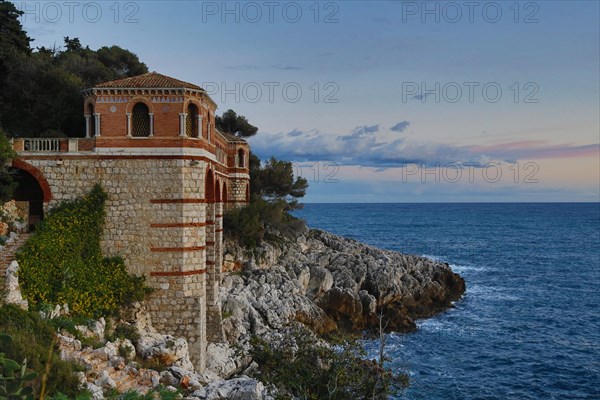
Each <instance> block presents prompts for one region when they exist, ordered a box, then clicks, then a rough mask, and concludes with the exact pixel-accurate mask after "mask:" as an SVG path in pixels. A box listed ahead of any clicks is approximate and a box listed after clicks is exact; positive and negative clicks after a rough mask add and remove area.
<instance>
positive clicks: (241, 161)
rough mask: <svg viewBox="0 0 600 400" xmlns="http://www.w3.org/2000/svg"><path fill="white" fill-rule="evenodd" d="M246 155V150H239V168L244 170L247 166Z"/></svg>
mask: <svg viewBox="0 0 600 400" xmlns="http://www.w3.org/2000/svg"><path fill="white" fill-rule="evenodd" d="M245 158H246V153H244V150H242V149H239V150H238V167H240V168H244V167H245V166H246V160H245Z"/></svg>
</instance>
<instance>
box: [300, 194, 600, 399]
mask: <svg viewBox="0 0 600 400" xmlns="http://www.w3.org/2000/svg"><path fill="white" fill-rule="evenodd" d="M295 215H296V216H298V217H300V218H303V219H305V220H306V221H307V223H308V225H309V226H310V227H311V228H317V229H324V230H327V231H330V232H333V233H336V234H339V235H342V236H346V237H349V238H353V239H356V240H359V241H362V242H365V243H368V244H371V245H374V246H378V247H381V248H385V249H390V250H397V251H400V252H403V253H410V254H418V255H423V256H427V257H430V258H433V259H436V260H439V261H443V262H446V263H448V264H450V266H451V267H452V269H453V270H454V271H455V272H457V273H459V274H460V275H461V276H462V277H463V278H464V279H465V280H466V284H467V291H466V293H465V295H464V296H463V298H462V299H461V300H459V301H457V302H455V303H454V307H453V308H451V309H449V310H448V311H446V312H444V313H442V314H440V315H437V316H435V317H433V318H428V319H423V320H419V321H418V322H417V326H418V330H417V332H415V333H408V334H401V333H392V334H390V335H388V336H387V340H386V347H385V350H386V355H387V356H388V357H389V360H390V361H388V363H387V367H389V368H391V369H392V370H393V371H395V372H397V373H404V374H407V375H408V376H409V377H410V386H409V387H408V388H407V389H405V390H403V391H401V392H400V393H399V394H397V395H394V396H393V397H392V398H394V399H407V400H408V399H410V400H420V399H423V400H466V399H478V400H479V399H489V400H492V399H494V400H495V399H498V400H507V399H515V400H527V399H543V400H549V399H557V400H566V399H600V203H461V204H440V203H431V204H305V205H304V208H303V209H302V210H298V211H296V212H295ZM365 346H366V348H367V350H368V352H369V355H370V357H372V358H375V357H376V355H377V354H378V349H379V342H378V341H377V340H368V341H366V342H365Z"/></svg>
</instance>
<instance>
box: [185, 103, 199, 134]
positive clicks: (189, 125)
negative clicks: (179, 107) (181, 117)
mask: <svg viewBox="0 0 600 400" xmlns="http://www.w3.org/2000/svg"><path fill="white" fill-rule="evenodd" d="M185 134H186V135H187V136H188V137H199V134H198V107H196V105H195V104H192V103H190V104H189V105H188V107H187V117H186V122H185Z"/></svg>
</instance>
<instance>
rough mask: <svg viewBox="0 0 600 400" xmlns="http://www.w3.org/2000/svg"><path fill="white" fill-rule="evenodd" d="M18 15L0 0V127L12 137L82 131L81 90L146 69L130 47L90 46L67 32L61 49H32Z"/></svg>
mask: <svg viewBox="0 0 600 400" xmlns="http://www.w3.org/2000/svg"><path fill="white" fill-rule="evenodd" d="M21 14H22V13H21V12H19V11H18V10H17V9H16V8H15V6H14V5H13V4H12V3H11V2H8V1H5V0H0V87H2V90H1V91H0V126H2V127H3V128H4V129H5V130H6V131H7V132H8V133H10V134H11V136H20V137H38V136H48V135H53V136H54V137H56V135H67V136H73V137H76V136H82V135H83V133H84V132H85V126H84V123H85V122H84V119H83V118H82V112H81V111H82V110H81V90H82V89H86V88H89V87H92V86H94V85H95V84H98V83H101V82H104V81H108V80H112V79H119V78H123V77H127V76H133V75H138V74H141V73H145V72H148V68H147V67H146V65H145V64H144V63H142V62H140V61H139V59H138V57H137V56H136V55H135V54H133V53H132V52H130V51H128V50H125V49H122V48H120V47H118V46H111V47H102V48H100V49H98V50H97V51H94V50H91V49H90V48H89V47H87V46H86V47H83V46H82V45H81V43H80V41H79V39H77V38H72V39H71V38H69V37H65V38H64V49H60V48H52V49H49V48H45V47H41V48H38V49H37V51H32V49H31V48H30V44H29V42H30V39H29V38H28V37H27V34H26V32H25V31H23V28H22V26H21V24H20V22H19V16H20V15H21Z"/></svg>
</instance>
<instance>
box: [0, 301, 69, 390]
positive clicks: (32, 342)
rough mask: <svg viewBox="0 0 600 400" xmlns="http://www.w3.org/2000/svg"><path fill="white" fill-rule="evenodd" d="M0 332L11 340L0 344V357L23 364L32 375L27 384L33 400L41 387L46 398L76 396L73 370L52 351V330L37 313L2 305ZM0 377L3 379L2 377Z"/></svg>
mask: <svg viewBox="0 0 600 400" xmlns="http://www.w3.org/2000/svg"><path fill="white" fill-rule="evenodd" d="M0 332H1V333H2V334H4V335H9V336H10V337H11V338H12V340H10V341H6V340H0V353H4V356H5V357H6V358H8V359H11V360H14V361H16V362H17V363H19V364H26V368H27V370H28V371H34V372H35V373H36V375H37V376H36V378H35V379H34V380H33V382H31V383H27V384H29V385H32V388H33V389H34V393H36V394H37V396H36V398H37V397H39V393H41V391H42V386H44V385H45V393H46V394H50V395H53V394H56V393H58V392H61V393H64V394H65V395H67V396H69V398H75V396H76V395H77V394H78V393H79V392H80V390H79V380H78V379H77V377H76V376H75V372H76V366H75V365H74V364H73V363H69V362H66V361H63V360H61V359H60V356H59V355H58V353H57V352H56V351H55V346H56V340H55V335H56V333H55V329H54V328H53V327H52V326H51V325H50V324H49V323H48V322H46V321H44V320H42V319H41V318H40V315H39V314H38V313H34V312H28V311H24V310H21V309H20V308H18V307H16V306H14V305H4V306H2V307H0ZM0 376H2V377H3V378H7V377H6V376H4V373H2V374H0ZM1 397H2V395H1V394H0V398H1Z"/></svg>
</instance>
